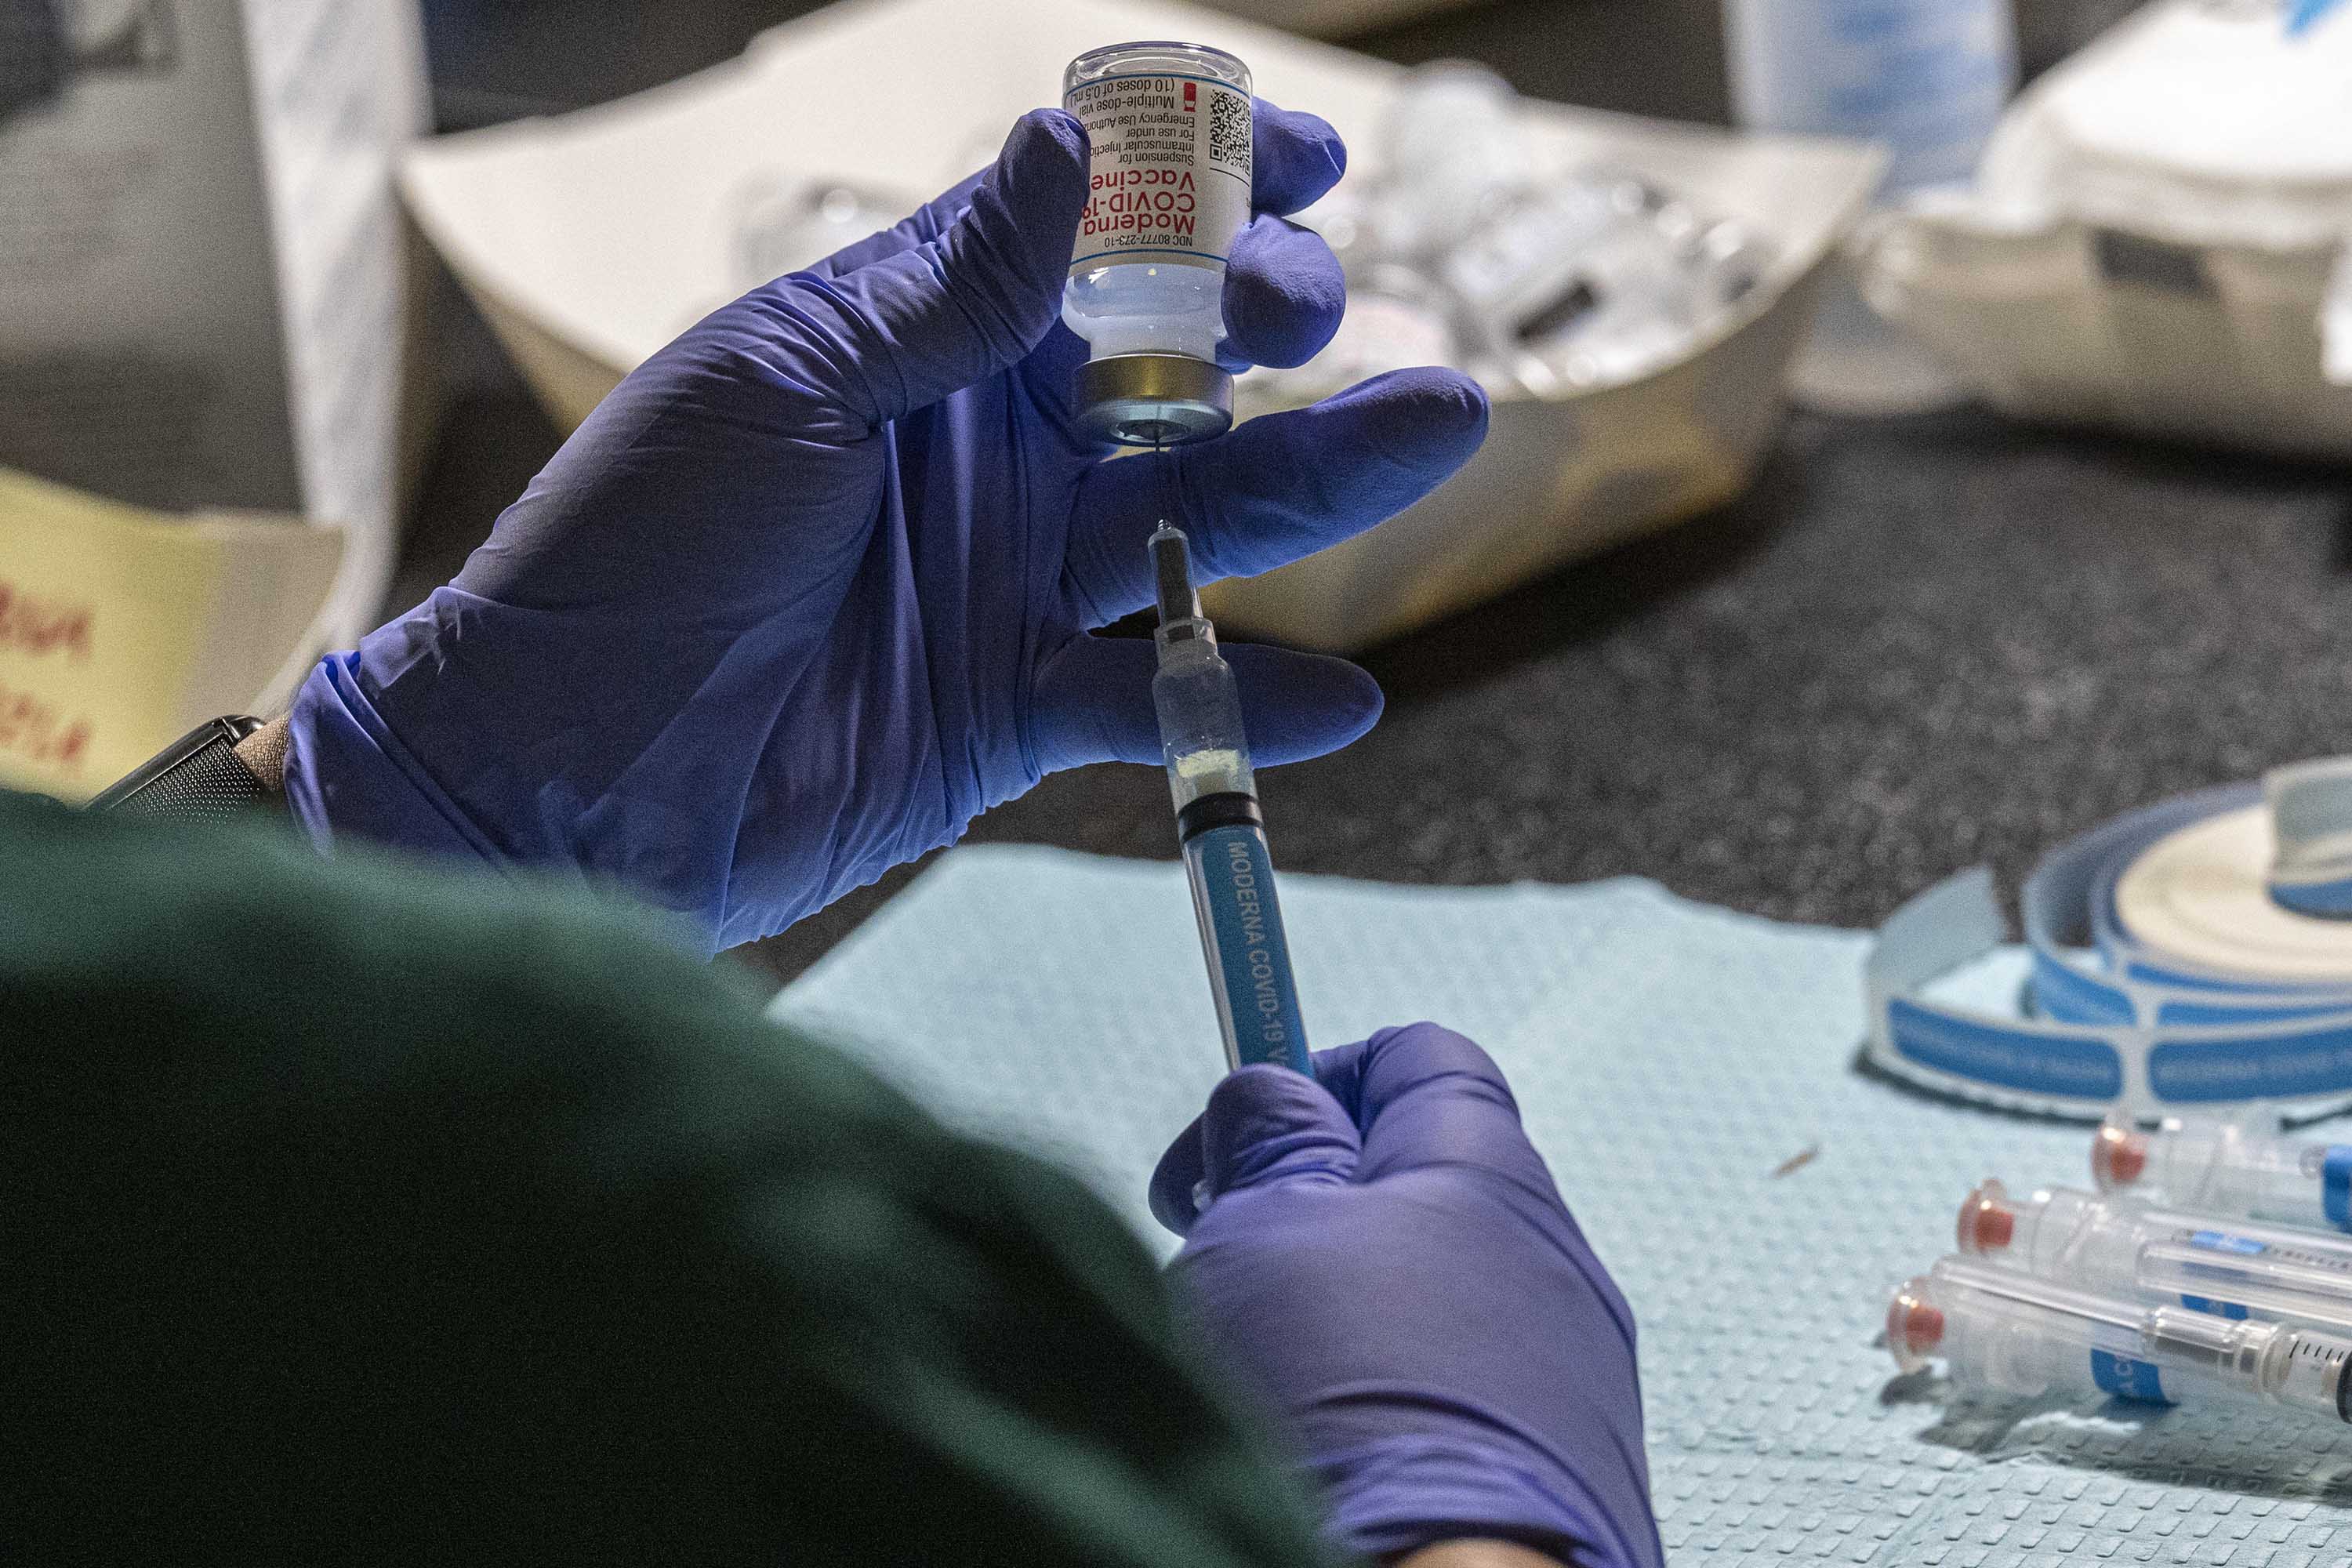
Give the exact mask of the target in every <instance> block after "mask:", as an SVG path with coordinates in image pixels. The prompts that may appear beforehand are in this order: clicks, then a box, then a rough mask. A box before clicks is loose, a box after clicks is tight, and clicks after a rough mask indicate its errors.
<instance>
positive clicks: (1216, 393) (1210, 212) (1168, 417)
mask: <svg viewBox="0 0 2352 1568" xmlns="http://www.w3.org/2000/svg"><path fill="white" fill-rule="evenodd" d="M1062 106H1063V107H1064V108H1065V109H1067V110H1069V111H1070V112H1071V113H1072V114H1074V115H1076V117H1077V119H1078V121H1079V123H1081V124H1083V125H1084V126H1085V127H1086V128H1087V141H1088V143H1089V145H1090V147H1091V150H1092V165H1091V168H1090V170H1089V179H1088V185H1087V208H1086V213H1085V216H1083V217H1082V218H1080V220H1079V222H1078V238H1077V245H1076V248H1075V250H1074V251H1073V252H1072V254H1071V258H1070V276H1069V282H1068V285H1067V287H1066V289H1065V290H1064V293H1063V299H1062V320H1063V321H1066V322H1067V323H1068V324H1069V328H1070V330H1071V331H1074V332H1076V333H1077V334H1078V336H1080V337H1081V338H1084V339H1085V340H1086V341H1087V345H1088V347H1089V348H1090V349H1091V350H1092V351H1093V352H1092V353H1091V355H1090V356H1089V357H1088V359H1087V363H1086V364H1084V365H1083V366H1081V367H1080V368H1079V371H1078V377H1077V389H1076V390H1077V395H1076V411H1077V417H1078V420H1079V423H1080V424H1081V425H1082V426H1085V427H1086V428H1087V430H1088V431H1089V432H1090V433H1091V434H1093V435H1094V436H1096V437H1097V438H1099V439H1102V440H1107V441H1113V442H1117V443H1119V444H1120V445H1123V446H1129V447H1154V446H1162V445H1167V444H1170V443H1174V442H1180V441H1192V440H1198V439H1200V438H1201V437H1205V436H1215V435H1219V434H1222V433H1223V431H1224V430H1226V429H1227V428H1228V427H1230V426H1232V424H1233V420H1234V380H1233V376H1232V374H1230V373H1228V372H1226V371H1225V370H1223V369H1222V368H1220V367H1219V365H1218V364H1217V345H1218V343H1220V342H1223V339H1224V335H1225V323H1224V310H1223V297H1224V287H1225V262H1226V260H1227V258H1230V257H1231V256H1232V254H1233V247H1234V237H1235V236H1237V235H1239V234H1240V233H1241V231H1242V226H1243V225H1244V224H1245V223H1247V222H1248V221H1249V214H1250V155H1251V136H1250V74H1249V68H1248V67H1247V66H1244V64H1242V62H1241V61H1239V60H1237V59H1235V58H1234V57H1233V56H1231V55H1229V54H1227V53H1225V52H1224V51H1223V49H1213V48H1210V47H1207V46H1206V45H1202V44H1180V43H1137V44H1113V45H1110V46H1108V47H1104V48H1099V49H1093V50H1090V51H1088V52H1087V53H1086V54H1083V55H1080V56H1079V57H1078V58H1076V59H1075V60H1072V61H1071V62H1070V65H1069V69H1068V70H1067V71H1066V72H1065V73H1064V75H1063V79H1062Z"/></svg>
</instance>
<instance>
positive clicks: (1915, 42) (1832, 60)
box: [1724, 0, 2017, 414]
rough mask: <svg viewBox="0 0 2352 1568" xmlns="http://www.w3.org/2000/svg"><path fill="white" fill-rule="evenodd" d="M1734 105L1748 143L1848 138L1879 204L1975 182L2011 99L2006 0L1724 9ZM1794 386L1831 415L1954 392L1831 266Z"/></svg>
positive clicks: (1832, 0) (1897, 407) (1736, 5)
mask: <svg viewBox="0 0 2352 1568" xmlns="http://www.w3.org/2000/svg"><path fill="white" fill-rule="evenodd" d="M1724 28H1725V41H1726V44H1727V56H1728V58H1729V63H1730V68H1731V89H1732V101H1733V105H1734V108H1735V110H1736V112H1737V115H1738V121H1739V123H1740V124H1741V125H1743V126H1746V127H1748V128H1749V129H1751V130H1756V131H1771V132H1800V133H1805V134H1811V135H1824V136H1844V137H1852V138H1854V139H1856V140H1860V141H1867V142H1877V143H1879V144H1880V145H1882V146H1884V147H1885V149H1886V150H1887V153H1888V163H1887V168H1886V180H1885V186H1884V187H1883V189H1882V192H1881V195H1882V197H1883V198H1886V199H1892V198H1898V197H1900V196H1902V195H1906V194H1907V193H1909V192H1912V191H1916V190H1921V189H1924V188H1927V187H1930V186H1935V185H1943V184H1957V183H1958V182H1961V181H1965V180H1967V179H1968V178H1969V175H1970V174H1973V173H1974V171H1975V169H1976V166H1977V161H1978V159H1979V158H1980V157H1981V156H1982V155H1983V153H1984V149H1985V144H1986V143H1987V142H1990V140H1991V138H1992V133H1993V131H1994V129H1995V127H1996V126H1997V125H1998V124H1999V123H2000V113H2001V108H2002V106H2003V105H2004V104H2006V103H2007V102H2008V101H2009V98H2010V95H2011V93H2012V92H2014V91H2015V90H2016V89H2017V29H2016V20H2015V17H2014V16H2012V14H2011V10H2010V0H1724ZM1791 384H1792V386H1793V388H1794V390H1795V392H1796V394H1797V396H1798V399H1799V401H1801V402H1802V403H1805V404H1806V405H1809V406H1811V407H1816V408H1821V409H1823V410H1826V411H1828V412H1832V413H1843V414H1895V413H1916V412H1920V411H1922V410H1925V409H1929V408H1936V407H1942V406H1948V405H1951V404H1954V403H1957V402H1959V401H1960V400H1961V399H1963V398H1964V397H1965V396H1966V395H1967V394H1966V390H1965V387H1964V385H1963V384H1962V383H1961V381H1960V379H1959V378H1958V376H1957V375H1956V374H1954V373H1953V372H1952V371H1951V370H1950V369H1949V368H1948V367H1947V366H1946V365H1945V364H1944V363H1943V362H1942V361H1940V360H1939V359H1938V358H1937V357H1936V356H1935V355H1934V354H1933V353H1931V352H1929V351H1928V350H1927V348H1926V347H1925V346H1924V345H1922V344H1920V343H1919V342H1916V340H1914V339H1913V338H1911V337H1910V335H1909V334H1908V333H1906V332H1905V331H1903V330H1902V329H1901V328H1899V327H1896V326H1895V325H1893V324H1892V323H1890V322H1888V321H1885V318H1884V317H1882V316H1881V315H1879V314H1878V313H1877V312H1876V311H1874V310H1872V309H1871V307H1870V306H1869V305H1868V304H1867V303H1865V302H1864V299H1863V295H1862V292H1861V289H1860V286H1859V281H1858V279H1857V275H1856V272H1855V270H1854V268H1853V266H1852V265H1851V264H1850V263H1848V262H1844V261H1841V262H1840V263H1839V264H1838V265H1837V266H1835V267H1833V268H1832V269H1831V271H1830V273H1829V275H1828V276H1827V278H1826V279H1825V286H1824V289H1823V291H1822V312H1821V318H1820V321H1818V323H1817V324H1816V327H1815V329H1814V334H1813V339H1812V341H1811V343H1810V344H1808V346H1807V348H1806V351H1805V353H1803V355H1802V356H1801V357H1800V359H1799V360H1798V363H1797V365H1796V368H1795V370H1794V372H1793V373H1792V376H1791Z"/></svg>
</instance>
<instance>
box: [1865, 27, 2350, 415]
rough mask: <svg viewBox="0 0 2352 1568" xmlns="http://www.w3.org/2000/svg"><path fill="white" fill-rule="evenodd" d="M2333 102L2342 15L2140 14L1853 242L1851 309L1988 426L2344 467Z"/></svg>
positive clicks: (2339, 82)
mask: <svg viewBox="0 0 2352 1568" xmlns="http://www.w3.org/2000/svg"><path fill="white" fill-rule="evenodd" d="M2347 83H2352V9H2347V8H2345V7H2343V6H2340V5H2339V6H2337V7H2336V8H2335V9H2334V10H2332V11H2330V12H2328V13H2326V15H2324V16H2321V17H2320V18H2319V19H2318V20H2317V22H2316V23H2315V25H2313V26H2310V27H2309V28H2307V29H2305V31H2303V32H2301V33H2290V32H2289V31H2288V30H2287V28H2286V26H2285V25H2284V17H2283V15H2282V13H2281V12H2280V11H2279V10H2278V9H2276V8H2274V7H2272V6H2268V5H2240V6H2219V5H2206V4H2203V3H2202V0H2158V4H2155V5H2149V6H2147V8H2145V9H2144V10H2142V11H2140V12H2138V13H2137V14H2136V15H2135V16H2131V17H2130V18H2128V19H2127V20H2126V21H2125V22H2123V23H2121V24H2120V25H2118V26H2116V28H2115V29H2114V30H2113V31H2112V32H2110V33H2108V34H2106V35H2105V37H2102V38H2100V39H2099V40H2097V41H2096V42H2095V43H2094V44H2092V45H2091V46H2090V47H2088V48H2086V49H2084V51H2083V52H2082V53H2081V54H2079V55H2076V56H2075V57H2074V58H2071V59H2069V60H2066V61H2065V62H2064V63H2063V64H2061V65H2060V66H2058V67H2057V68H2054V69H2053V70H2051V71H2050V72H2048V73H2047V74H2046V75H2044V76H2042V78H2040V79H2038V80H2036V81H2035V82H2034V84H2033V85H2032V87H2031V88H2029V89H2027V90H2026V91H2025V93H2024V95H2023V96H2021V98H2020V99H2019V100H2018V101H2017V103H2016V104H2015V105H2014V106H2013V107H2012V108H2011V110H2010V112H2009V114H2008V116H2007V117H2006V119H2005V120H2004V121H2003V124H2002V128H2001V131H2000V134H1999V135H1998V136H1997V137H1996V138H1995V139H1994V141H1993V144H1992V146H1991V148H1990V150H1989V151H1988V152H1987V153H1986V155H1985V160H1984V166H1983V168H1982V170H1981V171H1980V172H1979V175H1978V178H1977V182H1976V184H1975V186H1974V187H1973V188H1972V189H1971V190H1969V191H1968V192H1965V193H1958V194H1952V193H1944V192H1931V193H1926V194H1923V195H1921V196H1919V197H1916V198H1915V199H1914V200H1913V201H1911V202H1910V203H1907V204H1906V205H1905V206H1904V207H1903V208H1902V209H1900V211H1899V212H1898V213H1896V214H1895V215H1894V216H1891V217H1890V218H1889V219H1888V220H1887V221H1885V222H1884V223H1880V224H1877V225H1875V226H1874V228H1873V230H1872V232H1871V234H1870V236H1869V237H1868V240H1867V243H1866V244H1865V245H1864V247H1863V248H1864V252H1865V255H1866V258H1867V279H1868V288H1869V289H1870V296H1871V300H1872V301H1873V303H1874V304H1875V305H1876V306H1877V307H1878V308H1879V309H1880V310H1882V311H1884V312H1885V313H1887V314H1889V315H1891V316H1893V317H1895V319H1897V320H1899V321H1902V322H1903V323H1904V324H1905V325H1906V327H1907V328H1909V329H1910V330H1911V331H1914V332H1916V334H1917V335H1918V336H1919V337H1920V338H1921V339H1923V340H1924V341H1926V342H1930V343H1933V344H1934V345H1935V346H1936V347H1937V349H1938V350H1939V351H1940V352H1941V353H1943V354H1944V356H1945V357H1946V358H1947V359H1948V361H1950V362H1951V363H1953V364H1955V365H1957V366H1958V367H1960V369H1961V370H1962V371H1963V373H1964V374H1966V375H1967V376H1968V378H1969V382H1970V384H1971V385H1972V386H1974V388H1975V389H1976V390H1977V391H1978V392H1979V393H1980V394H1981V395H1983V396H1984V397H1985V398H1986V399H1987V400H1988V401H1990V403H1992V404H1993V405H1995V406H1997V407H1999V408H2000V409H2002V410H2003V411H2004V412H2007V413H2011V414H2014V415H2017V416H2021V417H2025V418H2032V419H2039V420H2049V421H2054V422H2062V423H2069V424H2095V425H2105V426H2114V427H2116V428H2120V429H2124V430H2128V431H2132V432H2135V433H2137V434H2141V435H2150V436H2158V437H2169V438H2185V439H2189V440H2202V441H2218V442H2222V443H2226V444H2228V445H2231V446H2236V447H2246V448H2249V449H2252V450H2255V451H2267V452H2280V453H2287V454H2293V455H2297V456H2305V457H2319V458H2336V459H2341V458H2347V457H2352V262H2347V257H2352V246H2347V239H2352V91H2347ZM2184 106H2194V112H2193V113H2188V112H2184V111H2183V109H2184ZM2331 279H2333V280H2335V281H2336V291H2335V292H2334V293H2331Z"/></svg>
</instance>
